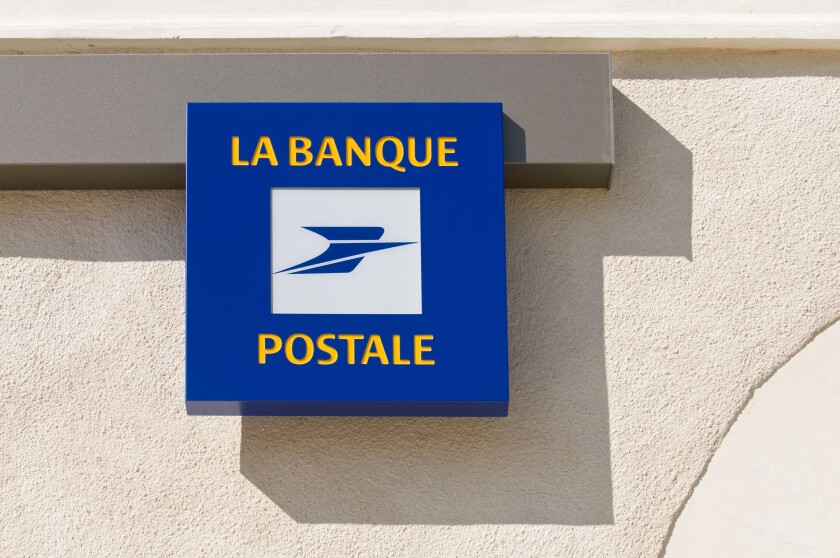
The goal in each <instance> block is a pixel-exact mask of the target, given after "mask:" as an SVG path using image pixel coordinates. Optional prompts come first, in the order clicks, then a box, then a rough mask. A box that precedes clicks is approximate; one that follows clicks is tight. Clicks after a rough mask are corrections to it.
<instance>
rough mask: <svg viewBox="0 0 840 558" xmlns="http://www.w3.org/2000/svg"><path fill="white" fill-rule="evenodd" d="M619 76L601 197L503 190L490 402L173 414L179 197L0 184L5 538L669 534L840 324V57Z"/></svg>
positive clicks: (46, 551) (626, 541) (179, 378)
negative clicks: (791, 364) (501, 394)
mask: <svg viewBox="0 0 840 558" xmlns="http://www.w3.org/2000/svg"><path fill="white" fill-rule="evenodd" d="M615 77H616V81H615V86H616V88H617V92H616V95H615V106H616V139H617V157H618V163H617V174H616V177H615V180H614V183H613V189H612V190H611V191H608V192H607V191H570V190H565V191H564V190H557V191H523V190H520V191H512V192H510V193H509V194H508V197H507V211H508V258H509V263H508V282H509V302H510V315H509V320H510V328H509V330H510V346H511V359H510V362H511V415H510V417H509V418H507V419H502V420H475V419H469V420H461V419H456V420H453V419H422V420H421V419H337V418H331V419H318V418H309V419H294V418H291V419H290V418H276V419H275V418H248V419H244V420H240V419H237V418H199V417H187V416H186V414H185V412H184V403H183V341H184V340H183V309H184V308H183V304H184V303H183V300H184V280H183V241H184V235H183V226H184V222H183V219H184V214H183V212H184V197H183V193H181V192H154V191H151V192H118V191H114V192H62V193H58V192H3V193H0V397H2V405H0V421H2V424H3V428H2V429H0V445H2V448H3V449H2V452H0V460H2V461H0V512H1V513H2V516H3V520H2V521H0V555H16V554H21V555H35V556H113V555H149V556H162V555H170V556H201V555H208V556H239V555H241V556H269V555H271V556H277V555H298V556H304V555H306V556H309V555H313V556H316V555H317V556H383V557H386V556H387V557H391V556H412V557H413V556H441V557H444V556H456V555H457V556H482V557H483V556H535V555H540V556H549V555H553V556H558V555H559V556H581V557H589V556H616V557H618V556H622V557H623V556H647V557H652V556H657V555H658V554H659V553H660V552H661V551H662V549H663V546H664V544H665V542H666V541H667V539H668V537H669V536H670V531H671V528H672V523H673V521H674V519H675V517H676V516H677V515H678V514H679V513H680V510H681V509H682V507H683V505H684V502H685V501H686V498H687V497H688V495H689V493H690V491H691V489H692V487H693V486H694V485H695V483H696V482H697V480H698V478H699V477H700V476H701V475H702V473H703V471H704V470H705V467H706V464H707V463H708V461H709V459H710V457H711V456H712V454H713V453H714V450H715V448H716V447H717V446H718V445H719V443H720V441H721V438H722V437H723V435H724V433H725V432H726V431H727V430H728V428H729V425H730V424H731V423H732V421H733V420H734V419H735V417H736V416H737V415H738V413H739V411H740V410H741V408H742V406H743V405H744V404H745V402H746V401H747V400H748V398H749V397H750V394H751V392H752V390H753V389H754V388H755V386H757V385H759V384H760V383H761V382H763V381H764V380H765V379H766V378H767V377H769V376H770V375H771V374H772V373H773V372H774V371H775V370H776V369H777V368H778V367H779V366H780V365H781V364H783V363H784V362H786V360H787V359H788V358H789V357H790V356H791V355H793V354H794V353H796V351H797V350H798V349H799V348H801V347H802V346H803V345H804V344H805V343H806V342H807V341H808V340H809V339H811V338H812V337H813V336H814V335H815V334H816V333H817V332H819V331H820V330H822V329H823V328H825V327H826V326H827V325H828V324H830V323H832V322H834V321H835V320H836V319H837V318H838V317H840V281H838V277H840V218H839V217H838V216H840V189H838V182H840V105H838V103H837V100H838V98H840V55H838V54H835V53H822V54H817V53H805V52H798V53H797V52H788V53H765V54H750V53H737V52H706V53H679V52H666V53H659V54H644V53H636V54H633V53H619V54H618V55H616V57H615ZM234 296H235V295H234ZM222 350H223V348H222ZM838 412H840V411H838ZM803 435H807V433H803Z"/></svg>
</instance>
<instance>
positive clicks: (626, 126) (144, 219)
mask: <svg viewBox="0 0 840 558" xmlns="http://www.w3.org/2000/svg"><path fill="white" fill-rule="evenodd" d="M614 102H615V111H616V147H617V165H616V174H615V176H614V179H613V188H612V190H611V191H609V192H607V191H603V190H515V191H509V192H508V194H507V235H508V285H509V292H508V301H509V340H510V379H511V409H510V416H509V417H508V418H505V419H387V418H376V419H373V418H371V419H363V418H362V419H360V418H352V419H341V418H257V417H246V418H243V419H242V446H241V455H240V460H241V463H240V465H241V467H240V468H241V472H242V474H243V475H244V476H245V477H247V478H248V479H249V480H250V481H251V482H252V483H253V484H254V485H255V486H256V487H258V488H259V489H260V490H261V491H262V492H263V493H265V494H266V495H267V496H268V497H269V498H270V499H271V500H273V501H274V502H275V503H276V504H277V505H278V506H280V507H281V508H282V509H283V510H284V511H285V512H286V513H287V514H288V515H289V516H291V517H292V518H294V519H295V520H297V521H300V522H315V523H319V522H329V523H377V524H417V523H420V524H423V523H425V524H473V523H532V524H542V523H545V524H569V525H590V524H591V525H594V524H609V523H612V521H613V495H612V482H611V475H610V472H611V464H610V429H609V399H608V389H607V380H606V369H605V357H604V318H603V316H604V299H603V286H604V281H603V267H602V260H603V258H604V257H605V256H610V255H633V256H681V257H685V258H691V198H692V191H691V188H692V186H691V183H692V160H691V153H690V152H689V151H688V150H687V149H686V148H685V147H684V146H683V145H681V144H680V143H679V142H678V141H677V140H675V139H674V138H673V137H672V136H671V135H670V134H669V133H668V132H666V131H665V130H664V129H663V128H662V127H660V126H659V125H658V124H657V123H656V122H654V121H653V120H652V119H651V118H650V117H649V116H648V115H647V114H645V113H644V112H643V111H642V110H641V109H640V108H639V107H637V106H636V105H634V104H633V103H632V102H631V101H630V100H628V99H627V98H626V97H625V96H623V95H622V94H621V93H620V92H618V91H616V92H615V96H614ZM506 124H507V125H510V123H506ZM524 140H525V138H524V137H522V138H520V140H519V141H518V145H519V146H520V148H524V146H525V142H524ZM520 155H521V156H524V154H520ZM173 195H183V194H178V193H175V192H165V193H153V192H148V191H146V192H125V191H100V192H78V191H74V192H5V193H3V194H2V199H3V203H2V204H0V257H16V256H21V257H41V258H57V259H73V260H96V261H137V260H179V259H183V257H184V245H183V239H184V221H183V214H182V213H173V212H172V210H171V207H172V196H173ZM159 204H160V205H159ZM38 206H42V207H38ZM33 219H35V220H34V221H33ZM21 231H25V234H22V232H21Z"/></svg>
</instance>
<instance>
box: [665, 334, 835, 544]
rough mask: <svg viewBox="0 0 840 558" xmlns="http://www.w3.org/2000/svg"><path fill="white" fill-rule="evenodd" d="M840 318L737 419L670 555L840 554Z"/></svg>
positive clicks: (690, 504) (687, 511)
mask: <svg viewBox="0 0 840 558" xmlns="http://www.w3.org/2000/svg"><path fill="white" fill-rule="evenodd" d="M838 409H840V322H838V323H835V324H834V325H833V326H831V327H830V328H829V329H828V330H826V331H824V332H823V333H821V334H820V335H819V336H818V337H817V338H816V339H814V341H812V342H811V343H809V344H808V346H807V347H805V348H804V349H802V351H800V352H799V353H797V354H796V356H794V357H793V358H792V359H791V360H790V362H788V363H787V364H785V365H784V366H783V367H782V368H781V369H780V370H779V371H778V372H777V373H776V374H775V375H773V376H772V377H771V378H770V381H768V382H767V384H765V385H764V386H762V387H761V388H759V389H758V390H756V392H755V396H754V397H753V399H752V400H751V401H750V403H749V404H748V405H747V407H746V409H744V412H743V414H742V415H741V416H740V417H739V418H738V421H737V422H736V423H735V424H734V425H733V426H732V430H730V432H729V433H728V434H727V436H726V438H725V439H724V441H723V444H721V446H720V448H719V449H718V450H717V452H715V456H714V458H713V459H712V461H711V463H710V464H709V470H708V472H707V473H706V474H705V475H704V476H703V480H702V481H701V482H700V484H699V485H698V487H697V489H696V490H695V491H694V492H693V493H692V495H691V498H690V499H689V501H688V505H687V506H686V508H685V511H684V512H683V513H682V515H681V516H680V519H679V521H678V522H677V524H676V527H675V529H674V535H673V537H672V538H671V541H670V543H669V544H668V554H667V556H668V557H669V558H689V557H697V558H705V557H707V556H739V557H743V558H751V557H755V558H789V557H793V556H801V557H803V558H805V557H814V558H818V557H829V556H840V529H838V528H837V526H838V525H840V479H838V471H840V445H838V444H837V440H840V412H838Z"/></svg>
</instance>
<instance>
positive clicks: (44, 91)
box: [0, 54, 614, 189]
mask: <svg viewBox="0 0 840 558" xmlns="http://www.w3.org/2000/svg"><path fill="white" fill-rule="evenodd" d="M188 101H409V102H411V101H496V102H498V101H501V102H502V103H503V105H504V112H505V120H504V147H505V163H506V164H505V185H506V186H508V187H521V188H529V187H556V188H565V187H584V188H606V187H607V186H608V184H609V178H610V174H611V172H612V166H613V163H614V151H613V132H612V122H613V116H612V89H611V76H610V58H609V55H608V54H184V55H165V54H164V55H160V54H157V55H156V54H150V55H145V54H142V55H141V54H136V55H80V56H72V55H64V56H0V137H2V138H3V141H2V142H0V188H15V189H21V188H27V189H29V188H182V187H183V185H184V171H183V165H184V147H185V146H184V132H185V118H184V107H185V103H186V102H188Z"/></svg>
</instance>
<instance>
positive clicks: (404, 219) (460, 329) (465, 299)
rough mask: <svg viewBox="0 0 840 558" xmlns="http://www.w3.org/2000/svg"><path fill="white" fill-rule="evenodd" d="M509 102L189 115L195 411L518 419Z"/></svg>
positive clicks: (190, 402)
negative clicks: (510, 318) (509, 231)
mask: <svg viewBox="0 0 840 558" xmlns="http://www.w3.org/2000/svg"><path fill="white" fill-rule="evenodd" d="M502 172H503V160H502V107H501V105H500V104H498V103H190V104H189V105H188V107H187V358H186V366H187V381H186V399H187V412H188V413H189V414H197V415H201V414H210V415H218V414H221V415H402V416H423V415H425V416H505V415H507V408H508V362H507V310H506V286H505V236H504V231H505V218H504V217H505V216H504V191H503V177H502Z"/></svg>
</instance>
